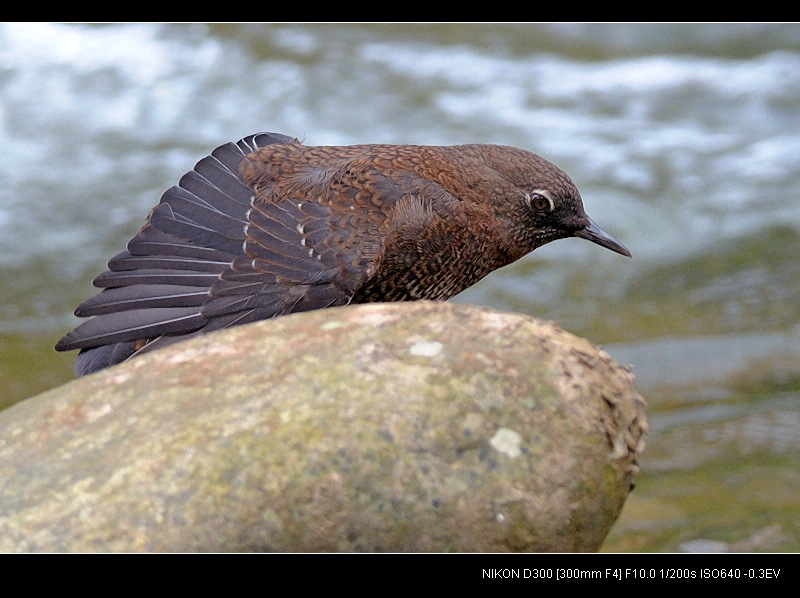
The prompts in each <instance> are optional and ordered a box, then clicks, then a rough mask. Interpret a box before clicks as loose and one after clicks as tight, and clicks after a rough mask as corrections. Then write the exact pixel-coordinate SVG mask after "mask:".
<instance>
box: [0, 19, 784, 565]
mask: <svg viewBox="0 0 800 598" xmlns="http://www.w3.org/2000/svg"><path fill="white" fill-rule="evenodd" d="M257 131H276V132H280V133H285V134H288V135H292V136H296V137H299V138H301V139H305V141H306V142H307V143H309V144H313V145H319V144H351V143H372V142H380V143H418V144H437V145H449V144H458V143H469V142H481V143H501V144H508V145H516V146H519V147H523V148H526V149H529V150H531V151H534V152H536V153H539V154H541V155H543V156H544V157H546V158H548V159H549V160H551V161H553V162H555V163H556V164H558V165H559V166H561V167H562V168H564V169H565V170H566V171H567V172H568V173H569V174H570V175H571V177H572V178H573V180H574V181H575V182H576V184H577V185H578V187H579V189H580V190H581V192H582V195H583V198H584V204H585V206H586V209H587V212H588V213H589V214H590V215H591V216H592V217H593V218H594V220H595V221H597V222H598V223H599V224H600V225H601V226H602V227H603V228H604V229H605V230H607V231H608V232H609V233H611V234H613V235H614V236H616V237H617V238H619V239H620V240H621V241H622V242H624V243H625V244H626V245H627V246H628V247H629V248H630V250H631V251H632V253H633V259H626V258H624V257H622V256H619V255H617V254H613V253H611V252H609V251H606V250H603V249H601V248H599V247H598V246H596V245H593V244H590V243H587V242H586V241H582V240H578V239H570V240H562V241H557V242H555V243H552V244H550V245H548V246H546V247H544V248H541V249H539V250H537V251H536V252H534V253H533V254H532V255H530V256H528V257H526V258H524V259H523V260H521V261H519V262H517V263H516V264H513V265H512V266H509V267H507V268H504V269H502V270H500V271H498V272H495V273H494V274H492V275H491V276H489V277H488V278H487V279H485V280H484V281H483V282H481V283H480V284H478V285H477V286H475V287H474V288H472V289H470V290H468V291H466V292H464V293H463V294H462V295H460V296H459V297H457V298H456V299H455V300H456V301H461V302H470V303H475V304H480V305H486V306H489V307H492V308H496V309H500V310H513V311H516V312H522V313H526V314H531V315H535V316H539V317H542V318H546V319H552V320H555V321H557V322H558V323H559V324H560V325H561V326H562V327H563V328H565V329H567V330H569V331H571V332H573V333H576V334H579V335H582V336H585V337H586V338H588V339H590V340H591V341H592V342H594V343H595V344H598V345H602V346H604V347H605V348H606V349H607V351H608V352H609V353H610V354H611V355H612V357H613V358H615V359H616V360H617V361H618V362H620V363H623V364H631V365H632V366H633V371H634V373H635V374H636V377H637V387H638V389H639V391H640V392H641V393H642V394H643V395H644V397H645V398H646V400H647V401H648V405H649V417H650V423H651V434H650V438H649V442H648V447H647V450H646V452H645V455H644V458H643V459H642V462H641V466H642V473H641V475H640V476H639V478H638V480H637V487H636V489H635V490H634V492H633V494H632V495H631V498H630V499H629V501H628V503H627V504H626V507H625V510H624V511H623V514H622V516H621V517H620V520H619V521H618V523H617V525H616V526H615V528H614V529H613V531H612V533H611V535H610V536H609V538H608V540H607V542H606V544H605V546H604V548H603V550H604V551H608V552H678V551H716V550H727V551H737V552H797V551H800V475H799V474H798V472H799V471H800V259H798V255H800V197H799V192H800V185H799V183H800V25H796V24H785V25H784V24H719V25H715V24H566V23H563V24H361V25H348V24H278V25H261V24H249V25H239V24H215V25H202V24H183V25H158V24H112V25H78V24H47V23H5V24H0V146H1V147H2V150H0V408H1V407H5V406H8V405H11V404H13V403H14V402H16V401H19V400H22V399H25V398H27V397H30V396H32V395H34V394H36V393H38V392H40V391H43V390H45V389H48V388H51V387H53V386H56V385H58V384H60V383H63V382H66V381H68V380H70V379H72V371H71V370H72V364H73V361H74V354H66V355H65V354H57V353H55V352H54V351H53V345H54V343H55V342H56V340H58V338H59V337H60V336H61V335H62V334H63V333H65V332H67V331H68V330H69V329H71V328H72V327H73V326H74V325H75V324H77V322H78V319H77V318H75V317H74V316H72V310H73V309H74V308H75V307H76V306H77V305H78V303H80V302H81V301H83V300H84V299H86V298H88V297H89V296H91V295H92V294H94V289H93V287H91V284H90V282H91V280H92V278H93V277H94V276H95V275H97V274H98V273H100V272H101V271H103V270H104V269H105V262H106V261H107V260H108V259H109V258H110V257H111V256H112V255H114V254H116V253H117V252H118V251H120V250H122V249H123V248H124V245H125V242H126V241H127V240H128V238H130V236H132V235H133V234H134V233H135V232H136V230H137V229H138V228H139V226H140V225H141V224H142V222H143V219H144V217H145V216H146V214H147V212H148V211H149V209H150V208H151V207H152V206H153V205H155V204H156V203H157V202H158V199H159V197H160V195H161V193H162V192H163V191H164V190H165V189H167V188H168V187H170V186H171V185H173V184H176V183H177V181H178V179H179V178H180V176H181V175H182V174H183V173H184V172H186V171H187V170H190V169H191V168H192V166H193V165H194V163H195V162H196V161H197V160H199V159H200V158H202V157H203V156H205V155H207V154H208V153H209V152H210V151H211V150H212V149H214V148H215V147H216V146H218V145H220V144H222V143H225V142H227V141H235V140H237V139H239V138H241V137H243V136H246V135H248V134H251V133H255V132H257Z"/></svg>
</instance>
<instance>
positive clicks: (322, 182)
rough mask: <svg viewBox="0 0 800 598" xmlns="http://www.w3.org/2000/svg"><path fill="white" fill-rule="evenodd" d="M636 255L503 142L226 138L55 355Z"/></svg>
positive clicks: (100, 357)
mask: <svg viewBox="0 0 800 598" xmlns="http://www.w3.org/2000/svg"><path fill="white" fill-rule="evenodd" d="M564 237H582V238H584V239H588V240H590V241H592V242H594V243H597V244H598V245H602V246H603V247H606V248H608V249H611V250H612V251H616V252H617V253H621V254H622V255H626V256H630V252H629V251H628V250H627V249H626V248H625V246H623V245H622V244H621V243H620V242H618V241H617V240H616V239H614V238H613V237H611V236H610V235H608V234H607V233H605V232H604V231H603V230H602V229H600V227H598V226H597V225H596V224H595V223H594V222H593V221H592V220H591V218H589V217H588V216H587V215H586V213H585V212H584V210H583V204H582V202H581V196H580V194H579V193H578V190H577V189H576V188H575V185H574V184H573V183H572V181H571V180H570V178H569V177H568V176H567V175H566V174H565V173H564V172H563V171H561V170H560V169H559V168H557V167H556V166H554V165H553V164H551V163H550V162H548V161H547V160H544V159H543V158H541V157H539V156H537V155H535V154H532V153H530V152H527V151H524V150H521V149H517V148H514V147H507V146H499V145H477V144H475V145H456V146H447V147H429V146H416V145H354V146H346V147H314V146H306V145H302V144H301V143H300V142H299V141H297V140H296V139H293V138H291V137H287V136H285V135H279V134H276V133H258V134H256V135H251V136H250V137H246V138H245V139H242V140H241V141H239V142H238V143H228V144H226V145H223V146H221V147H219V148H217V149H216V150H214V151H213V152H212V153H211V155H210V156H207V157H206V158H204V159H202V160H200V162H198V163H197V165H196V166H195V168H194V170H193V171H192V172H189V173H187V174H186V175H184V176H183V178H181V180H180V183H179V184H178V186H176V187H172V188H171V189H169V190H167V191H166V192H165V193H164V195H163V196H162V197H161V202H160V203H159V204H158V205H157V206H156V207H155V208H154V209H153V210H152V211H151V212H150V215H149V216H148V217H147V220H146V221H145V224H144V226H143V227H142V228H141V230H140V231H139V232H138V233H137V234H136V236H134V237H133V239H131V241H130V242H129V243H128V248H127V251H123V252H122V253H120V254H118V255H116V256H115V257H113V258H112V259H111V260H110V261H109V262H108V268H109V269H108V270H107V271H106V272H104V273H103V274H101V275H100V276H98V277H97V278H96V279H95V280H94V283H93V284H94V285H95V286H96V287H100V288H102V289H103V290H102V291H101V292H100V293H98V294H97V295H95V296H94V297H92V298H91V299H89V300H88V301H86V302H84V303H82V304H81V305H80V306H79V307H78V308H77V309H76V310H75V315H76V316H80V317H88V318H89V319H88V320H87V321H86V322H85V323H83V324H81V325H80V326H78V327H77V328H76V329H75V330H73V331H72V332H70V333H69V334H67V335H66V336H64V338H62V339H61V340H60V341H59V342H58V344H57V345H56V350H57V351H68V350H71V349H81V352H80V354H79V355H78V359H77V362H76V363H75V374H76V375H77V376H83V375H86V374H89V373H91V372H95V371H97V370H100V369H102V368H105V367H108V366H110V365H113V364H115V363H119V362H121V361H124V360H126V359H128V358H129V357H131V356H133V355H136V354H138V353H141V352H143V351H146V350H151V349H154V348H157V347H162V346H164V345H167V344H170V343H173V342H176V341H179V340H182V339H185V338H188V337H190V336H193V335H197V334H201V333H205V332H209V331H212V330H217V329H220V328H226V327H229V326H236V325H239V324H245V323H247V322H253V321H255V320H263V319H265V318H273V317H276V316H281V315H284V314H290V313H295V312H301V311H308V310H312V309H321V308H325V307H332V306H336V305H346V304H348V303H366V302H370V301H411V300H415V299H434V300H446V299H449V298H450V297H452V296H454V295H456V294H457V293H459V292H461V291H463V290H464V289H466V288H467V287H469V286H470V285H472V284H474V283H476V282H477V281H479V280H480V279H481V278H483V277H484V276H486V275H487V274H489V273H490V272H492V271H493V270H496V269H497V268H500V267H501V266H505V265H506V264H509V263H511V262H513V261H515V260H517V259H519V258H521V257H522V256H524V255H526V254H527V253H529V252H531V251H533V250H534V249H536V248H537V247H539V246H541V245H544V244H545V243H549V242H550V241H554V240H556V239H561V238H564Z"/></svg>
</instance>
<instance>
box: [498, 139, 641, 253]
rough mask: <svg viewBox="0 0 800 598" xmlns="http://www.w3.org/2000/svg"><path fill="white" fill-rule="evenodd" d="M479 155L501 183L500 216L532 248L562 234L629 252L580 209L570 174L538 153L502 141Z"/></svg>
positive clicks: (580, 204) (579, 198) (562, 236)
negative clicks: (503, 183)
mask: <svg viewBox="0 0 800 598" xmlns="http://www.w3.org/2000/svg"><path fill="white" fill-rule="evenodd" d="M485 147H486V148H490V149H488V150H487V152H486V154H485V156H484V159H485V160H486V162H487V164H488V165H489V166H490V167H491V168H492V169H493V170H494V171H495V172H496V173H497V174H499V175H500V176H501V177H502V179H504V180H505V181H506V183H510V185H509V186H508V187H507V188H505V189H504V193H503V195H504V196H505V197H503V199H502V202H500V203H501V204H502V207H500V206H498V207H499V208H500V211H502V212H504V214H503V216H504V217H506V218H508V219H510V220H512V221H513V222H514V223H515V225H516V226H517V227H519V228H518V234H519V235H521V236H522V237H523V238H525V239H526V241H527V244H528V245H530V249H528V251H530V250H531V249H535V248H536V247H541V246H542V245H544V244H545V243H549V242H550V241H555V240H556V239H564V238H567V237H580V238H582V239H587V240H589V241H591V242H592V243H597V244H598V245H600V246H601V247H605V248H606V249H610V250H611V251H615V252H617V253H620V254H622V255H625V256H627V257H631V252H630V251H628V248H627V247H625V246H624V245H623V244H622V243H620V242H619V241H617V240H616V239H615V238H614V237H612V236H611V235H609V234H608V233H607V232H605V231H604V230H603V229H602V228H600V227H599V226H598V225H597V224H596V223H595V222H594V220H592V219H591V218H589V216H588V215H587V214H586V212H585V211H584V209H583V201H582V200H581V195H580V193H579V192H578V188H577V187H576V186H575V184H574V183H573V182H572V179H570V178H569V176H568V175H567V174H566V173H565V172H564V171H563V170H561V169H560V168H558V167H557V166H555V165H554V164H552V163H550V162H548V161H547V160H545V159H544V158H542V157H541V156H537V155H536V154H532V153H530V152H527V151H525V150H521V149H518V148H512V147H505V146H485Z"/></svg>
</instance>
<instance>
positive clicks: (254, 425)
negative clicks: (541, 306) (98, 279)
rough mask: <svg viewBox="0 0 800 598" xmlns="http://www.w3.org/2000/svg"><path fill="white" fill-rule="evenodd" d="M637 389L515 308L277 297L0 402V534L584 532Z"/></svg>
mask: <svg viewBox="0 0 800 598" xmlns="http://www.w3.org/2000/svg"><path fill="white" fill-rule="evenodd" d="M643 409H644V402H643V401H642V399H641V397H640V396H639V395H638V394H637V393H636V391H635V389H634V387H633V377H632V376H631V374H630V373H629V372H628V371H626V370H625V369H623V368H621V367H620V366H618V365H616V364H615V363H614V362H613V361H612V360H611V359H610V358H609V357H608V355H607V354H606V353H605V352H604V351H602V350H598V349H597V348H595V347H593V346H592V345H591V344H590V343H589V342H588V341H586V340H584V339H581V338H578V337H575V336H573V335H571V334H568V333H566V332H564V331H562V330H561V329H559V328H558V327H557V326H556V325H554V324H552V323H546V322H542V321H539V320H536V319H534V318H530V317H526V316H521V315H515V314H508V313H498V312H495V311H490V310H487V309H481V308H475V307H470V306H465V305H457V304H449V303H427V302H418V303H403V304H373V305H360V306H351V307H346V308H337V309H328V310H322V311H317V312H309V313H304V314H297V315H293V316H286V317H282V318H278V319H276V320H270V321H265V322H259V323H256V324H251V325H248V326H242V327H239V328H233V329H230V330H225V331H222V332H219V333H215V334H212V335H208V336H204V337H200V338H197V339H192V340H189V341H186V342H183V343H179V344H176V345H173V346H172V347H168V348H166V349H162V350H160V351H154V352H152V353H150V354H146V355H143V356H141V357H138V358H135V359H132V360H131V361H130V362H128V363H125V364H122V365H120V366H116V367H113V368H110V369H108V370H105V371H102V372H99V373H97V374H95V375H92V376H88V377H85V378H82V379H79V380H75V381H73V382H70V383H68V384H66V385H64V386H61V387H58V388H55V389H52V390H50V391H48V392H46V393H43V394H41V395H38V396H36V397H33V398H30V399H28V400H25V401H22V402H21V403H18V404H16V405H14V406H13V407H11V408H9V409H7V410H5V411H3V412H0V479H2V481H3V483H2V484H0V550H2V551H6V552H9V551H20V552H29V551H50V552H56V551H181V552H186V551H307V552H316V551H426V552H427V551H430V552H439V551H477V552H496V551H503V552H504V551H559V552H564V551H594V550H597V549H598V548H599V547H600V545H601V543H602V542H603V539H604V538H605V537H606V534H607V533H608V531H609V530H610V528H611V526H612V524H613V523H614V521H615V519H616V518H617V516H618V514H619V512H620V510H621V508H622V506H623V504H624V502H625V499H626V498H627V496H628V494H629V492H630V487H631V481H632V477H633V476H634V474H635V473H636V471H637V465H636V462H637V456H638V454H639V452H640V451H641V450H642V447H643V444H644V440H643V438H644V433H645V430H646V422H645V416H644V412H643Z"/></svg>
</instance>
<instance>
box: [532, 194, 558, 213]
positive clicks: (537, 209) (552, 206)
mask: <svg viewBox="0 0 800 598" xmlns="http://www.w3.org/2000/svg"><path fill="white" fill-rule="evenodd" d="M539 197H541V198H544V199H546V200H547V202H548V203H549V204H550V206H549V207H548V208H547V211H548V212H552V211H553V210H554V209H555V208H556V204H555V202H554V201H553V198H552V197H551V196H550V193H549V192H547V191H545V190H544V189H534V191H533V192H532V193H526V194H525V200H526V201H527V202H528V205H529V206H531V207H532V208H533V209H534V210H536V211H537V212H543V211H544V207H543V206H541V205H540V206H538V207H537V206H535V205H534V202H535V201H536V200H537V198H539ZM540 203H541V202H540Z"/></svg>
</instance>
